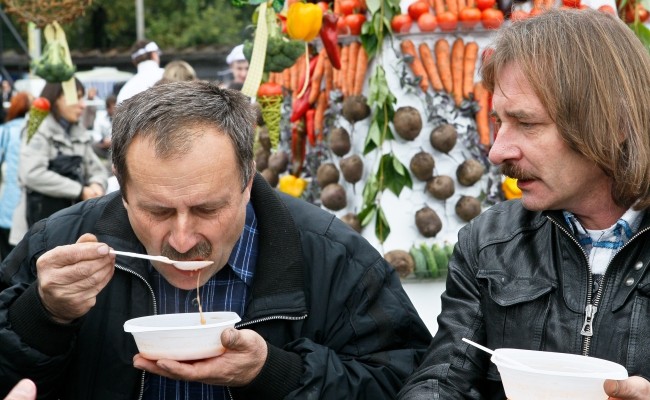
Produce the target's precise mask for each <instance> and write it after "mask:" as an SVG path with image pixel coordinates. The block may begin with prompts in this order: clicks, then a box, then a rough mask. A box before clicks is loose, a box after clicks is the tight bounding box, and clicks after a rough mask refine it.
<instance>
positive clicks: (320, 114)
mask: <svg viewBox="0 0 650 400" xmlns="http://www.w3.org/2000/svg"><path fill="white" fill-rule="evenodd" d="M326 109H327V94H326V92H321V93H320V95H319V96H318V102H317V103H316V112H315V113H314V134H315V136H316V143H321V142H322V141H323V133H324V130H325V110H326Z"/></svg>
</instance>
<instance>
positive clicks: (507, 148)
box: [488, 125, 521, 165]
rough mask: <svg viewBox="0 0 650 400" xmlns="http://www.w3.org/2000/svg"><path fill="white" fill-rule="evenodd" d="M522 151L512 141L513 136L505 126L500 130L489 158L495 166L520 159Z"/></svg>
mask: <svg viewBox="0 0 650 400" xmlns="http://www.w3.org/2000/svg"><path fill="white" fill-rule="evenodd" d="M520 157H521V151H520V150H519V147H518V146H517V144H516V143H515V142H514V141H513V140H512V135H511V134H510V132H509V131H508V129H507V128H506V127H504V126H503V125H502V126H501V127H500V128H499V132H498V135H496V134H495V138H494V143H492V147H491V148H490V153H489V154H488V158H489V159H490V162H491V163H492V164H495V165H500V164H503V163H504V162H505V161H506V160H512V159H519V158H520Z"/></svg>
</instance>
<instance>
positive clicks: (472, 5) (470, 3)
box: [467, 0, 476, 8]
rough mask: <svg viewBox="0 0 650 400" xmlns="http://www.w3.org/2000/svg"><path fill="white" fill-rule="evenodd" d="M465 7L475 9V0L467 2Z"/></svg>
mask: <svg viewBox="0 0 650 400" xmlns="http://www.w3.org/2000/svg"><path fill="white" fill-rule="evenodd" d="M467 7H469V8H475V7H476V1H475V0H467Z"/></svg>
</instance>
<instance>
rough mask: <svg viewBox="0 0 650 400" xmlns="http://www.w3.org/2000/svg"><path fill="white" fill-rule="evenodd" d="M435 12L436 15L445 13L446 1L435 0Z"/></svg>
mask: <svg viewBox="0 0 650 400" xmlns="http://www.w3.org/2000/svg"><path fill="white" fill-rule="evenodd" d="M433 11H435V13H436V15H441V14H442V13H443V12H445V0H433Z"/></svg>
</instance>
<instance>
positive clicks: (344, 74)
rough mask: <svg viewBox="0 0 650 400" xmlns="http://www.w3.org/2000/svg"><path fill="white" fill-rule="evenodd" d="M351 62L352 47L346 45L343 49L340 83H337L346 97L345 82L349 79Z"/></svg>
mask: <svg viewBox="0 0 650 400" xmlns="http://www.w3.org/2000/svg"><path fill="white" fill-rule="evenodd" d="M349 61H350V46H349V45H344V46H343V47H342V48H341V69H340V70H339V81H338V83H337V87H338V89H339V90H340V91H341V93H342V94H343V95H345V93H344V86H345V82H347V79H348V69H349V65H348V64H349Z"/></svg>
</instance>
